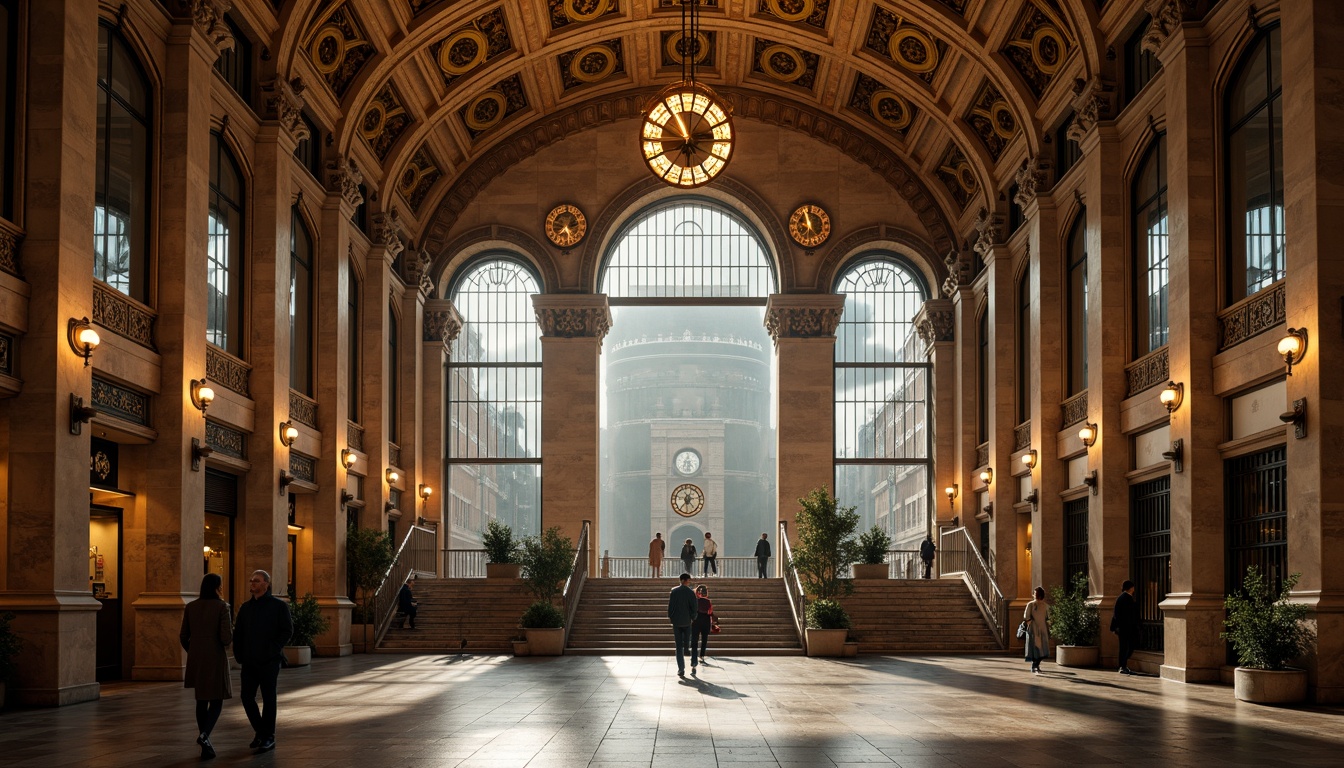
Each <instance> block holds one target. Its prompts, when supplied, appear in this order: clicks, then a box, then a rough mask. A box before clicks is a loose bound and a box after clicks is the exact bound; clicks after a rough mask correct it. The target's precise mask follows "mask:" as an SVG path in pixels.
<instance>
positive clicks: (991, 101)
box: [966, 79, 1017, 160]
mask: <svg viewBox="0 0 1344 768" xmlns="http://www.w3.org/2000/svg"><path fill="white" fill-rule="evenodd" d="M966 122H968V123H970V125H971V128H973V129H975V134H976V135H977V136H978V137H980V141H982V142H983V143H984V145H985V149H987V150H989V155H990V157H991V158H993V159H995V160H998V159H999V155H1000V154H1002V153H1003V149H1004V147H1005V146H1007V144H1008V140H1009V139H1011V138H1013V136H1014V135H1015V134H1016V133H1017V120H1016V118H1014V117H1013V111H1012V109H1011V108H1009V106H1008V101H1007V100H1006V99H1004V98H1003V95H1002V94H1000V93H999V90H998V89H997V88H995V87H994V85H993V83H991V82H989V80H988V79H986V80H985V83H984V85H983V86H981V88H980V94H979V95H978V96H977V97H976V99H975V102H974V103H973V104H972V106H971V109H970V112H968V113H967V114H966Z"/></svg>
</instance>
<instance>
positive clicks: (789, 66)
mask: <svg viewBox="0 0 1344 768" xmlns="http://www.w3.org/2000/svg"><path fill="white" fill-rule="evenodd" d="M761 71H763V72H765V74H767V75H769V76H770V77H771V78H773V79H775V80H778V81H780V82H781V83H792V82H793V81H795V80H797V79H798V78H800V77H802V76H803V74H804V73H805V72H807V62H805V61H803V57H802V55H801V54H799V53H798V51H796V50H794V49H793V48H790V47H789V46H787V45H780V44H779V43H776V44H774V45H771V46H769V47H768V48H766V49H765V50H764V51H762V52H761Z"/></svg>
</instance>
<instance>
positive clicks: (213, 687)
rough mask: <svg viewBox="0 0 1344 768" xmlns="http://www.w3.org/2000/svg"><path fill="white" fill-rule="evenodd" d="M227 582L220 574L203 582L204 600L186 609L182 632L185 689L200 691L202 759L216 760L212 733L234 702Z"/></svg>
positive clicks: (198, 723) (198, 711)
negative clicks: (229, 701)
mask: <svg viewBox="0 0 1344 768" xmlns="http://www.w3.org/2000/svg"><path fill="white" fill-rule="evenodd" d="M223 591H224V580H223V579H221V578H220V577H219V574H217V573H207V574H205V578H203V579H201V596H200V597H198V598H196V599H195V600H192V601H191V602H190V603H187V605H186V607H184V608H183V609H182V629H181V630H180V631H179V632H178V634H177V638H178V640H179V641H180V642H181V643H182V650H184V651H186V652H187V669H186V672H185V673H184V675H183V677H182V687H183V688H194V689H196V730H197V731H198V732H199V734H200V735H198V736H197V737H196V743H197V744H199V745H200V746H201V759H207V758H211V757H214V756H215V747H214V745H213V744H211V743H210V732H211V731H213V730H214V729H215V723H217V722H219V714H220V712H223V711H224V700H225V699H231V698H233V686H232V684H231V683H230V681H229V653H228V651H226V650H225V649H226V648H228V646H229V643H232V642H233V616H232V613H231V612H230V611H229V604H228V603H226V602H224V596H223Z"/></svg>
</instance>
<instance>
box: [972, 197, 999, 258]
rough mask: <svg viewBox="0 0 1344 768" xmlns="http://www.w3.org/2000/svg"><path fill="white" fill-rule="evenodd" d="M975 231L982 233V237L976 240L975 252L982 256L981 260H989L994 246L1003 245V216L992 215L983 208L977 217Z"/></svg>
mask: <svg viewBox="0 0 1344 768" xmlns="http://www.w3.org/2000/svg"><path fill="white" fill-rule="evenodd" d="M975 230H976V231H977V232H979V233H980V236H979V237H977V238H976V239H975V248H974V250H975V252H976V253H978V254H980V257H981V258H988V257H989V252H990V250H991V249H992V248H993V247H994V246H996V245H1002V244H1003V231H1004V220H1003V216H1002V215H1000V214H997V213H990V212H989V211H987V210H985V209H984V208H981V209H980V214H979V215H978V216H976V217H975Z"/></svg>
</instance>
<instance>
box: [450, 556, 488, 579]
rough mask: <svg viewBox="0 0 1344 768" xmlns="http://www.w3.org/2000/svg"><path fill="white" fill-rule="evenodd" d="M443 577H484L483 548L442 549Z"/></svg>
mask: <svg viewBox="0 0 1344 768" xmlns="http://www.w3.org/2000/svg"><path fill="white" fill-rule="evenodd" d="M443 570H444V573H443V577H444V578H445V579H484V578H485V550H484V549H445V550H443Z"/></svg>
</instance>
